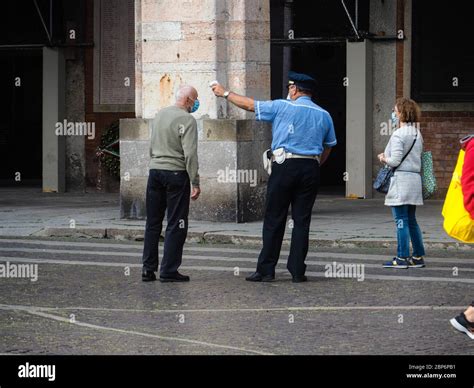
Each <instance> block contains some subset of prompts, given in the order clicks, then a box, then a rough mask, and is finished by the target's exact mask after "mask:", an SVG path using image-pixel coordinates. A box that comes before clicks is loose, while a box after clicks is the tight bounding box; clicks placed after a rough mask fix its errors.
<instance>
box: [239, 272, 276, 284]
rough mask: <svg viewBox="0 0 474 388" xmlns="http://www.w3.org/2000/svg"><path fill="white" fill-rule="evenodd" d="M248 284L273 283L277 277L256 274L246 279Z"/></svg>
mask: <svg viewBox="0 0 474 388" xmlns="http://www.w3.org/2000/svg"><path fill="white" fill-rule="evenodd" d="M245 280H247V281H248V282H273V281H274V280H275V275H262V274H261V273H260V272H254V273H253V274H252V275H250V276H247V277H246V278H245Z"/></svg>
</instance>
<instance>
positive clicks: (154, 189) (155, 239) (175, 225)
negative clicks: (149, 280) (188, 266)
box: [143, 170, 191, 277]
mask: <svg viewBox="0 0 474 388" xmlns="http://www.w3.org/2000/svg"><path fill="white" fill-rule="evenodd" d="M190 195H191V185H190V182H189V176H188V173H187V172H186V171H165V170H150V175H149V177H148V185H147V190H146V215H147V220H146V230H145V246H144V249H143V268H144V269H145V270H147V271H154V272H156V271H158V244H159V241H160V234H161V229H162V227H163V219H164V217H165V211H167V220H168V225H167V227H166V234H165V245H164V253H163V259H162V261H161V267H160V276H162V277H167V276H173V275H175V274H176V273H177V271H178V268H179V266H180V265H181V261H182V258H183V245H184V242H185V240H186V236H187V233H188V214H189V201H190Z"/></svg>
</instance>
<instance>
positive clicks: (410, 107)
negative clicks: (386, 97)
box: [395, 97, 421, 124]
mask: <svg viewBox="0 0 474 388" xmlns="http://www.w3.org/2000/svg"><path fill="white" fill-rule="evenodd" d="M395 106H396V107H397V109H398V113H400V122H401V123H412V124H416V123H419V122H420V117H421V110H420V107H419V106H418V104H417V103H416V102H415V101H413V100H412V99H410V98H405V97H402V98H397V101H396V102H395Z"/></svg>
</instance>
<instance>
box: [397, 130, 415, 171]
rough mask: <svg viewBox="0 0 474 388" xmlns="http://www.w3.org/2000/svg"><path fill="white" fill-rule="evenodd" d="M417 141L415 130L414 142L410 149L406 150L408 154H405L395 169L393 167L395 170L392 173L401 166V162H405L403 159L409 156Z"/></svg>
mask: <svg viewBox="0 0 474 388" xmlns="http://www.w3.org/2000/svg"><path fill="white" fill-rule="evenodd" d="M417 140H418V129H417V130H416V136H415V140H413V144H412V145H411V147H410V149H409V150H408V152H407V153H406V154H405V156H404V157H403V159H402V161H401V162H400V164H399V165H398V166H397V167H395V168H394V169H393V171H395V170H396V169H397V168H398V167H400V166H401V165H402V164H403V162H404V161H405V159H406V158H407V156H408V155H409V154H410V152H411V150H412V149H413V147H414V146H415V143H416V141H417Z"/></svg>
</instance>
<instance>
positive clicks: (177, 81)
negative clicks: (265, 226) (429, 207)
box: [121, 0, 271, 222]
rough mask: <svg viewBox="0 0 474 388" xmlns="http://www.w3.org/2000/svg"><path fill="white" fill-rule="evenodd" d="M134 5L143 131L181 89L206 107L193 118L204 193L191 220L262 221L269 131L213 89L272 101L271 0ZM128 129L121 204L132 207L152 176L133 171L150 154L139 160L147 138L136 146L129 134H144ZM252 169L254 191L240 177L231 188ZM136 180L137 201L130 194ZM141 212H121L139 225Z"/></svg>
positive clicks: (156, 0) (140, 1)
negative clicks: (218, 86)
mask: <svg viewBox="0 0 474 388" xmlns="http://www.w3.org/2000/svg"><path fill="white" fill-rule="evenodd" d="M135 3H136V10H135V11H136V17H135V19H136V114H137V117H138V118H139V119H140V120H139V119H137V121H136V124H135V125H136V126H137V127H139V126H141V125H143V120H145V121H148V120H150V119H151V118H153V117H154V115H155V114H156V112H157V111H158V110H159V109H160V108H163V107H165V106H168V105H171V104H173V103H174V94H175V92H176V90H177V89H178V88H179V86H180V85H182V84H191V85H193V86H194V87H196V89H197V90H198V93H199V99H200V101H201V108H200V109H199V111H198V112H197V113H196V114H195V117H196V119H197V120H198V124H199V158H200V175H201V180H202V190H203V194H202V198H201V199H200V200H199V201H197V202H196V203H193V205H192V210H191V215H192V217H194V218H199V219H207V220H221V221H225V220H227V221H237V222H244V221H247V220H250V219H256V218H259V217H260V216H261V211H262V209H263V202H264V186H265V182H266V179H267V177H266V175H263V171H262V168H261V163H262V162H261V154H262V152H263V151H264V150H265V149H266V148H269V147H270V136H271V130H270V128H269V126H267V125H262V124H257V123H255V122H254V121H253V119H254V114H253V113H249V112H245V111H243V110H240V109H238V108H236V107H234V106H231V105H229V104H228V103H227V101H225V100H224V99H217V98H215V97H214V95H213V94H212V92H211V90H210V89H209V83H210V82H211V81H213V80H218V81H219V82H221V83H222V84H224V85H226V86H228V87H229V89H231V90H233V91H235V92H236V93H239V94H244V95H248V96H252V97H254V98H256V99H269V98H270V2H269V0H233V1H222V0H202V1H199V2H198V1H191V0H184V1H175V0H136V2H135ZM241 120H243V121H242V122H241ZM130 125H132V126H133V125H134V124H132V123H131V122H130V121H128V122H127V124H126V126H127V128H128V129H127V130H126V133H127V136H128V137H127V139H126V140H125V139H122V142H121V153H122V166H121V167H122V185H121V186H122V189H121V192H122V203H123V204H130V203H133V202H134V200H135V199H136V198H137V197H138V194H137V193H138V192H139V191H140V190H143V191H144V190H145V187H144V185H143V183H144V181H145V180H146V179H145V178H146V176H147V174H148V171H147V169H146V168H145V167H141V168H140V169H139V171H135V170H136V169H135V170H134V169H133V168H132V167H133V166H136V165H140V166H142V165H143V163H142V161H144V160H145V159H146V158H147V157H148V152H147V150H145V149H144V148H143V147H144V144H141V146H140V147H142V148H141V149H140V153H138V154H137V151H136V150H137V148H136V147H137V144H138V143H136V142H139V141H143V134H141V135H140V136H142V137H141V138H140V139H138V138H137V139H136V141H135V143H136V144H133V143H134V139H133V138H130V134H133V133H141V132H140V131H138V132H137V131H135V132H134V131H133V130H130ZM241 132H242V134H241ZM146 136H149V134H148V135H146ZM146 136H145V137H146ZM133 147H135V151H134V150H133ZM127 152H132V153H134V152H135V155H136V158H139V159H140V161H138V160H134V161H133V162H132V161H131V160H130V158H129V157H127V156H125V157H124V155H125V153H127ZM129 163H133V166H132V165H131V164H129ZM240 169H243V170H245V171H239V170H240ZM129 170H130V171H131V170H134V174H135V173H136V174H138V175H133V174H132V175H131V176H130V177H129V178H130V180H129V181H124V179H123V175H124V172H127V171H129ZM247 170H248V171H247ZM253 170H257V171H258V183H257V186H255V187H250V184H252V185H253V182H252V183H249V182H239V181H238V180H239V179H238V178H236V180H237V181H236V182H233V181H232V180H233V176H234V175H232V174H233V173H234V174H235V176H236V177H241V178H242V177H245V176H247V177H249V176H250V175H251V174H253V173H254V172H253ZM222 174H224V175H222ZM246 174H247V175H246ZM249 174H250V175H249ZM265 174H266V173H265ZM219 178H222V179H219ZM132 181H133V182H135V183H134V188H133V190H132V191H133V192H134V193H135V194H130V190H129V187H130V186H131V185H132V183H131V182H132ZM138 182H141V183H138ZM134 198H135V199H134ZM135 203H136V202H135ZM248 203H252V209H253V210H250V211H247V210H246V204H248ZM138 207H139V208H140V209H142V211H140V212H138V213H136V214H135V213H134V212H135V210H134V211H130V209H124V208H122V215H123V216H124V217H128V216H136V217H140V218H141V217H143V216H144V213H143V209H144V206H138ZM134 209H137V206H135V208H134ZM132 213H133V214H132Z"/></svg>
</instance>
